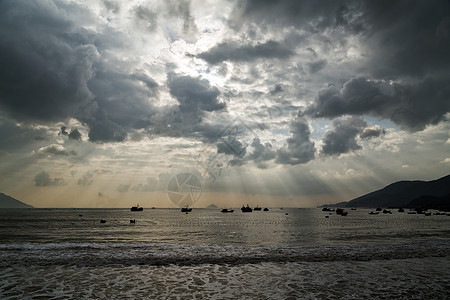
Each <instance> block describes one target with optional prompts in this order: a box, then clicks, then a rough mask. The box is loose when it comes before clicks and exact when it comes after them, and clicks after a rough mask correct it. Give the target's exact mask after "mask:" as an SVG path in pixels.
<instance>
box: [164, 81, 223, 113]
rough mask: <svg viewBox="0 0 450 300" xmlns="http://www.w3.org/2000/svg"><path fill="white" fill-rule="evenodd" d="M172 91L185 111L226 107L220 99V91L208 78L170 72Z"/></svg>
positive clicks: (181, 109) (182, 110)
mask: <svg viewBox="0 0 450 300" xmlns="http://www.w3.org/2000/svg"><path fill="white" fill-rule="evenodd" d="M168 84H169V88H170V93H171V94H172V95H173V96H174V97H175V98H176V99H177V100H178V103H179V107H180V111H181V112H183V113H189V112H201V111H216V110H221V109H224V108H225V103H223V102H220V101H219V98H218V97H219V95H220V91H219V90H218V89H217V88H216V87H214V86H211V85H210V83H209V81H208V80H206V79H199V78H193V77H190V76H178V75H176V74H174V73H171V74H169V80H168Z"/></svg>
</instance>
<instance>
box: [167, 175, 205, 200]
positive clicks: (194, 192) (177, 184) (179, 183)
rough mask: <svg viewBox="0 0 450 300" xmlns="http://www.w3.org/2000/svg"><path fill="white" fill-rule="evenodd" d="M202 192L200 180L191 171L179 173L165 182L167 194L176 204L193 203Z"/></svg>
mask: <svg viewBox="0 0 450 300" xmlns="http://www.w3.org/2000/svg"><path fill="white" fill-rule="evenodd" d="M201 194H202V185H201V183H200V180H199V179H198V178H197V177H196V176H195V175H194V174H191V173H179V174H177V175H175V176H174V177H172V178H171V179H170V180H169V183H168V184H167V196H168V197H169V199H170V201H172V203H174V204H175V205H178V206H180V207H181V206H187V205H193V204H195V203H196V202H197V201H198V200H199V199H200V196H201Z"/></svg>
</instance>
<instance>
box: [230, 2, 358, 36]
mask: <svg viewBox="0 0 450 300" xmlns="http://www.w3.org/2000/svg"><path fill="white" fill-rule="evenodd" d="M358 6H359V3H358V1H334V0H326V1H320V2H319V1H297V0H281V1H271V0H263V1H261V0H247V1H240V2H239V5H238V6H237V7H236V10H235V12H234V14H233V16H234V19H233V21H234V23H235V24H236V25H237V26H240V25H242V24H243V23H244V22H248V20H249V19H250V20H251V21H253V22H255V23H259V24H261V23H267V24H272V25H274V24H275V25H279V26H292V25H296V26H299V25H303V26H305V25H308V26H310V27H311V28H313V29H315V30H323V29H326V28H327V27H334V26H346V27H349V28H353V27H356V28H358V27H360V25H359V23H360V22H359V20H358V19H359V18H358V15H357V13H356V12H357V11H356V10H355V8H357V7H358Z"/></svg>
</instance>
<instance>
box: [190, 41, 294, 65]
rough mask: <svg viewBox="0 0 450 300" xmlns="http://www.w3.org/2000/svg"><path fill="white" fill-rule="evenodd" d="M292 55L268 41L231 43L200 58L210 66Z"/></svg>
mask: <svg viewBox="0 0 450 300" xmlns="http://www.w3.org/2000/svg"><path fill="white" fill-rule="evenodd" d="M291 55H293V52H292V51H291V50H290V49H288V48H287V47H286V46H284V45H283V44H280V43H279V42H276V41H267V42H265V43H258V44H256V45H239V44H237V43H236V42H231V41H229V42H223V43H220V44H218V45H217V46H215V47H213V48H211V49H210V50H209V51H207V52H203V53H200V54H199V55H198V57H199V58H201V59H204V60H205V61H207V62H208V63H210V64H218V63H221V62H223V61H236V62H248V61H254V60H256V59H258V58H265V59H270V58H287V57H289V56H291Z"/></svg>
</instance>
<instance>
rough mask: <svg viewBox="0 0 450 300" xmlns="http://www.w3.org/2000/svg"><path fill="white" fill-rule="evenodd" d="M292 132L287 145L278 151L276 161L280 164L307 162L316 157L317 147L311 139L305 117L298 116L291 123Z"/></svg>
mask: <svg viewBox="0 0 450 300" xmlns="http://www.w3.org/2000/svg"><path fill="white" fill-rule="evenodd" d="M289 130H290V132H291V134H292V136H291V137H290V138H288V139H287V140H286V145H285V146H284V147H283V148H281V149H279V150H278V151H277V157H276V162H277V163H280V164H290V165H297V164H305V163H307V162H309V161H310V160H312V159H314V157H315V153H316V147H315V145H314V142H312V141H311V140H310V135H311V132H310V130H309V125H308V122H307V121H306V119H305V118H303V117H301V116H297V117H296V118H295V119H294V120H292V121H291V122H290V124H289Z"/></svg>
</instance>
